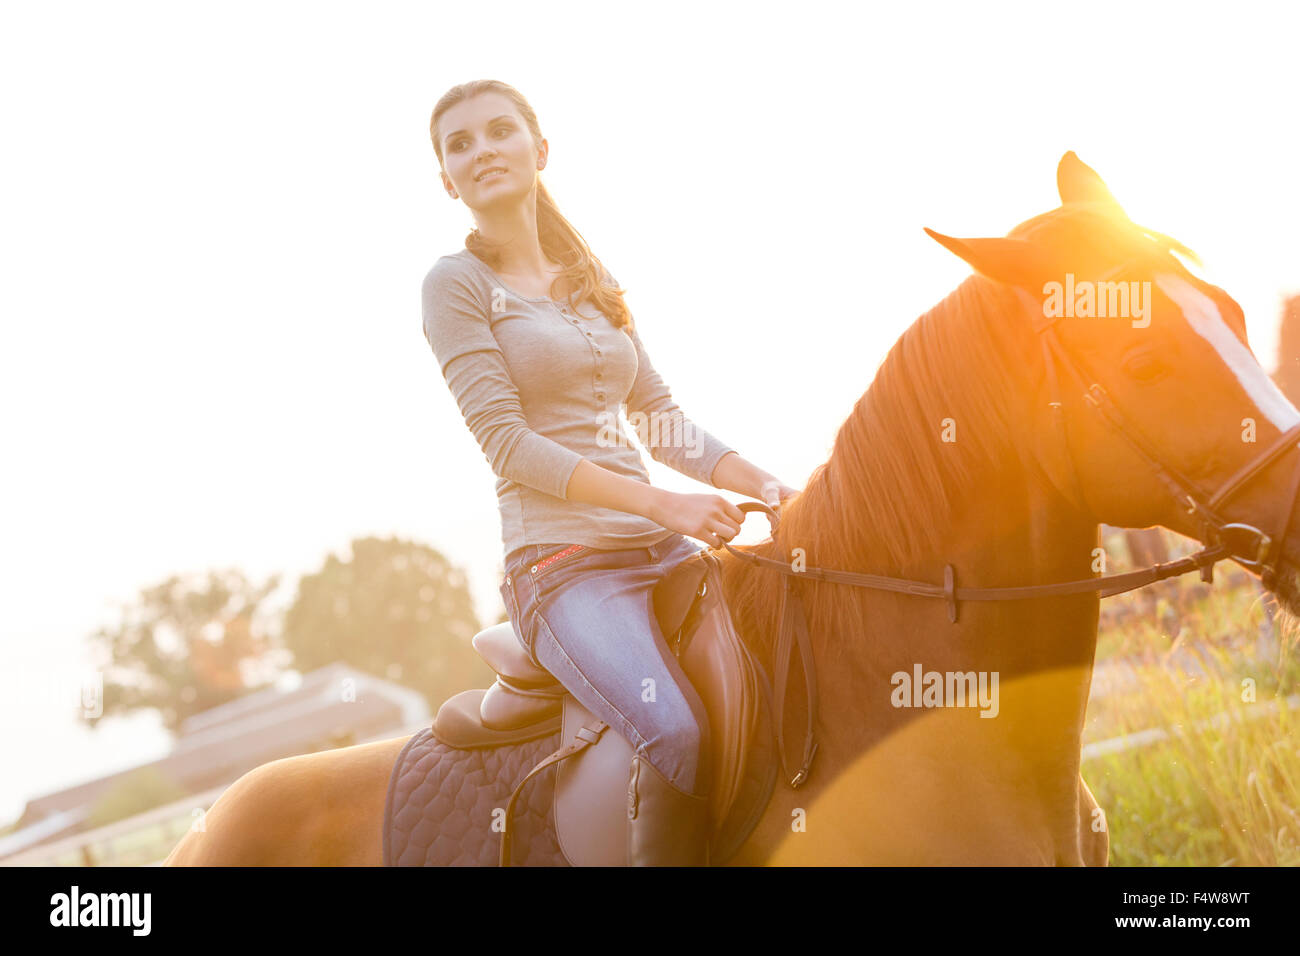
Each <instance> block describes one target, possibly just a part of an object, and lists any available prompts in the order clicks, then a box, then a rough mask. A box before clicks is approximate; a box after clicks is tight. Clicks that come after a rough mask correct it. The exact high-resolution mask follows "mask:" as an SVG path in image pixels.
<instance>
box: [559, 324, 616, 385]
mask: <svg viewBox="0 0 1300 956" xmlns="http://www.w3.org/2000/svg"><path fill="white" fill-rule="evenodd" d="M559 308H560V312H561V313H562V314H563V315H565V316H568V317H569V321H570V322H572V323H573V324H574V326H575V327H576V328H577V329H578V331H580V332H581V333H582V334H583V335H585V336H586V337H587V339H588V340H589V341H590V342H591V345H592V348H593V349H594V350H595V352H596V355H597V356H600V355H602V354H604V353H602V352H601V350H600V348H599V347H597V345H596V337H595V336H594V335H592V334H591V330H590V329H584V328H583V327H582V320H581V319H579V318H577V317H576V316H569V310H568V308H566V307H565V306H560V307H559ZM600 362H601V360H600V359H599V358H597V359H596V384H597V387H598V388H603V387H604V385H603V384H602V381H603V376H602V375H601V371H600V367H601V365H600ZM596 398H597V399H598V400H599V401H601V402H603V401H604V400H605V393H604V392H597V393H596Z"/></svg>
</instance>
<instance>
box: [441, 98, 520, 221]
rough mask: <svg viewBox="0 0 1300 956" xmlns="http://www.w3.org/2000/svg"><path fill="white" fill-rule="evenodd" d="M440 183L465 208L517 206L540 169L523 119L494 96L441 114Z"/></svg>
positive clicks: (502, 99)
mask: <svg viewBox="0 0 1300 956" xmlns="http://www.w3.org/2000/svg"><path fill="white" fill-rule="evenodd" d="M438 136H439V137H440V138H441V140H442V167H443V172H442V182H443V186H444V188H446V190H447V192H448V193H449V194H451V195H453V196H455V195H456V194H459V196H460V198H461V199H463V200H464V201H465V205H467V206H469V207H470V208H471V209H483V208H486V207H489V206H496V205H501V204H503V203H505V204H508V203H512V202H513V203H518V202H522V201H523V199H524V197H525V196H527V195H528V192H529V190H531V189H532V188H533V183H534V182H535V181H536V179H537V171H538V170H539V169H541V168H542V167H543V166H545V165H546V140H542V142H541V145H540V146H538V145H537V144H536V143H534V142H533V138H532V135H531V134H530V133H529V132H528V126H527V125H526V124H525V123H524V120H523V117H521V116H520V115H519V113H518V112H517V111H516V110H515V108H514V105H513V104H512V103H511V102H510V100H509V99H507V98H506V97H504V96H502V95H501V94H500V93H480V94H478V95H477V96H471V97H470V98H469V99H467V100H462V101H461V102H459V103H457V104H456V105H455V106H453V107H452V108H451V109H449V110H447V112H445V113H443V114H442V118H441V120H440V121H439V124H438Z"/></svg>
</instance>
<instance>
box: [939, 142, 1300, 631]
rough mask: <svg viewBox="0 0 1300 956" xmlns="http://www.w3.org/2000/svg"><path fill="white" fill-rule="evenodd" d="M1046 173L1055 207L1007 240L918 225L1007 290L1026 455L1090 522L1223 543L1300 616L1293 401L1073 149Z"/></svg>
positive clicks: (1167, 245) (1222, 307) (1204, 285)
mask: <svg viewBox="0 0 1300 956" xmlns="http://www.w3.org/2000/svg"><path fill="white" fill-rule="evenodd" d="M1057 184H1058V188H1059V191H1060V195H1061V203H1062V204H1061V206H1060V207H1058V208H1057V209H1054V210H1052V211H1051V212H1049V213H1046V214H1044V215H1041V216H1038V217H1036V218H1034V219H1031V220H1029V221H1028V222H1025V223H1022V224H1021V225H1019V226H1017V227H1016V228H1015V229H1013V230H1012V231H1011V233H1009V234H1008V236H1007V237H1005V238H1000V239H998V238H990V239H953V238H951V237H948V236H942V235H939V234H938V233H934V232H930V231H929V230H927V232H930V235H931V236H933V237H934V238H935V239H936V240H938V241H939V242H940V243H942V244H943V245H944V246H945V247H947V248H948V249H950V250H951V251H953V252H954V253H956V254H957V255H958V256H960V257H961V258H963V259H965V260H966V261H967V262H968V263H970V264H971V265H972V266H973V267H974V268H975V270H976V271H977V272H978V273H979V274H980V275H982V276H984V277H986V278H987V279H990V280H993V281H994V282H997V283H1002V284H1004V285H1006V286H1010V287H1012V288H1014V289H1015V290H1016V298H1015V301H1018V302H1019V303H1020V305H1021V306H1022V311H1021V314H1020V315H1018V316H1016V317H1015V321H1018V322H1023V330H1024V337H1023V340H1022V341H1023V342H1024V344H1025V355H1026V356H1027V357H1029V360H1030V361H1031V363H1032V366H1033V367H1034V368H1035V369H1036V375H1035V378H1034V380H1033V381H1034V384H1033V385H1032V391H1031V392H1029V393H1027V395H1026V397H1027V399H1028V400H1029V401H1030V403H1031V404H1030V409H1031V414H1032V415H1033V418H1034V420H1035V421H1036V423H1037V424H1038V425H1039V426H1041V427H1035V428H1034V429H1033V432H1034V435H1035V439H1034V440H1035V446H1034V448H1033V450H1032V452H1033V456H1034V458H1036V459H1037V461H1038V462H1039V464H1040V465H1041V467H1042V469H1043V471H1044V473H1045V474H1046V475H1047V476H1048V479H1049V480H1050V481H1051V483H1052V484H1053V485H1054V486H1055V487H1056V488H1057V489H1058V490H1059V491H1060V493H1061V495H1062V496H1063V497H1064V498H1066V499H1067V500H1069V501H1071V502H1073V503H1074V505H1075V506H1076V507H1078V508H1080V509H1081V510H1083V511H1084V512H1085V513H1087V514H1089V515H1090V516H1091V517H1093V518H1095V519H1096V520H1097V521H1104V522H1106V523H1108V524H1113V525H1118V526H1121V527H1146V526H1148V525H1153V524H1160V525H1164V526H1165V527H1168V528H1171V529H1173V530H1175V531H1178V532H1181V533H1183V534H1186V535H1188V536H1191V537H1195V538H1197V539H1199V540H1201V541H1203V542H1205V543H1207V544H1222V545H1223V546H1224V547H1225V548H1227V549H1228V550H1229V552H1230V553H1231V555H1232V557H1233V558H1234V559H1235V560H1237V561H1238V562H1239V563H1241V564H1242V565H1243V566H1245V567H1247V568H1249V569H1251V570H1252V571H1255V572H1257V573H1259V574H1261V576H1262V578H1263V581H1264V583H1265V585H1266V586H1268V587H1269V588H1270V589H1271V590H1273V591H1275V592H1276V593H1277V594H1278V597H1279V598H1280V599H1281V601H1282V603H1283V604H1284V606H1285V607H1286V608H1287V609H1288V610H1290V611H1292V612H1293V613H1295V612H1300V578H1298V574H1297V569H1298V566H1300V520H1297V521H1296V522H1294V523H1293V522H1292V521H1291V511H1292V506H1293V505H1294V503H1295V497H1296V493H1297V482H1300V452H1298V450H1297V441H1300V412H1297V410H1296V408H1295V406H1294V405H1292V404H1291V402H1290V401H1288V400H1287V399H1286V398H1285V397H1284V396H1283V395H1282V393H1281V391H1279V389H1278V388H1277V387H1276V386H1275V385H1274V384H1273V382H1272V380H1271V379H1270V378H1269V376H1268V375H1267V374H1266V373H1265V371H1264V369H1263V368H1261V367H1260V364H1259V362H1258V361H1257V360H1256V358H1255V356H1254V354H1253V353H1252V352H1251V349H1250V346H1249V344H1248V342H1247V340H1246V325H1245V319H1244V316H1243V314H1242V311H1241V308H1240V307H1239V306H1238V305H1237V303H1236V302H1234V301H1233V300H1232V298H1231V297H1230V296H1229V295H1228V294H1227V293H1226V292H1224V291H1223V290H1222V289H1220V288H1218V287H1217V286H1213V285H1210V284H1209V283H1208V282H1205V281H1203V280H1202V279H1200V278H1197V277H1196V276H1194V275H1193V274H1192V273H1191V272H1189V271H1188V269H1187V268H1185V267H1184V265H1183V264H1182V262H1180V261H1179V259H1178V258H1176V257H1175V256H1174V255H1173V253H1174V252H1178V253H1179V254H1182V255H1184V256H1186V257H1188V258H1190V259H1193V260H1194V258H1195V257H1194V256H1193V255H1192V254H1191V252H1190V250H1188V249H1187V248H1186V247H1185V246H1182V245H1181V244H1180V243H1178V242H1177V241H1175V240H1173V239H1171V238H1169V237H1168V236H1164V235H1162V234H1160V233H1156V232H1153V231H1152V230H1149V229H1144V228H1142V227H1140V226H1138V225H1136V224H1134V223H1133V222H1132V221H1131V220H1130V219H1129V218H1128V216H1127V215H1125V213H1124V211H1123V209H1121V208H1120V205H1119V203H1117V202H1116V201H1115V199H1114V197H1113V196H1112V195H1111V194H1110V191H1109V190H1108V189H1107V188H1106V185H1105V183H1103V182H1102V180H1101V178H1100V177H1099V176H1098V175H1097V174H1096V173H1095V172H1094V171H1093V170H1092V169H1090V168H1089V167H1087V166H1086V165H1084V164H1083V163H1082V162H1081V161H1080V160H1079V159H1078V158H1077V157H1076V156H1075V155H1074V154H1073V153H1066V154H1065V156H1064V157H1063V158H1062V159H1061V162H1060V165H1059V167H1058V169H1057Z"/></svg>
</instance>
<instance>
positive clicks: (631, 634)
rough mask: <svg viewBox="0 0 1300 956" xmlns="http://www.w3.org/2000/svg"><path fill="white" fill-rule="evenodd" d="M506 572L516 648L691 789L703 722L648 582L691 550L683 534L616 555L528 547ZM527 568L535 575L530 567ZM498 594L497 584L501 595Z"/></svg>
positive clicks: (701, 755)
mask: <svg viewBox="0 0 1300 956" xmlns="http://www.w3.org/2000/svg"><path fill="white" fill-rule="evenodd" d="M535 548H536V550H534V551H532V552H527V553H525V555H524V559H525V560H524V561H522V562H519V563H518V565H517V566H516V567H515V568H514V569H513V570H512V571H511V572H510V575H511V579H512V581H513V593H512V595H511V596H512V598H513V600H514V602H515V607H512V608H511V613H512V615H514V614H517V615H518V619H517V620H515V618H513V617H512V621H515V624H516V633H517V634H519V635H520V637H521V640H522V643H523V644H524V646H525V648H526V649H528V650H529V652H530V653H531V654H532V655H533V656H534V659H535V660H536V661H537V662H538V663H539V664H541V666H543V667H545V668H546V669H547V670H548V671H550V672H551V674H552V675H554V676H555V678H556V679H557V680H558V681H560V683H562V684H563V685H564V686H565V688H566V689H567V690H568V691H569V692H570V693H571V694H573V696H574V697H576V698H577V699H578V701H579V702H580V703H582V704H583V706H585V707H586V708H587V709H588V710H590V711H592V713H594V714H596V715H597V716H599V717H600V718H601V719H602V720H604V721H606V722H607V723H609V724H610V726H612V727H614V728H615V729H616V730H617V731H618V732H619V733H621V734H622V735H623V736H624V737H625V738H626V739H627V740H628V741H629V742H630V743H631V744H632V746H633V748H634V749H637V750H640V751H641V752H643V753H645V754H646V756H647V759H649V760H650V761H651V762H652V763H653V764H654V765H655V766H656V768H657V769H659V770H660V771H661V772H663V773H664V774H665V775H666V776H668V777H669V779H670V780H672V781H673V783H674V784H676V785H677V786H679V787H681V788H682V789H684V790H687V791H691V792H693V791H694V789H695V787H696V783H697V780H698V778H699V777H700V775H701V773H702V771H703V770H704V768H703V766H702V763H703V761H704V759H705V752H706V751H707V744H708V717H707V714H706V713H705V711H704V706H703V703H702V701H701V700H700V698H699V695H698V694H697V693H696V691H695V689H694V687H692V686H691V684H690V681H689V680H688V679H687V677H686V675H685V674H684V673H683V672H682V669H681V665H680V664H679V663H678V661H677V659H676V657H675V656H674V655H673V653H672V651H671V650H670V649H669V648H668V644H667V642H666V641H665V640H664V637H663V634H662V632H661V630H660V628H659V622H658V619H657V618H656V617H655V613H654V605H653V598H652V594H653V589H654V585H655V584H656V583H657V582H658V581H659V580H660V579H661V578H662V577H663V575H664V574H666V573H667V571H668V570H669V569H671V568H672V567H673V566H675V564H676V563H677V562H678V561H681V560H683V559H684V558H686V557H688V556H689V555H690V554H693V553H694V552H695V551H697V550H699V546H698V545H695V544H694V543H693V542H691V541H690V540H689V539H686V538H685V537H684V536H677V537H676V538H669V539H667V540H666V541H665V542H662V543H660V544H658V545H653V546H651V547H650V548H634V549H625V550H621V551H598V550H595V549H590V548H587V549H582V550H581V551H575V552H573V553H571V554H567V555H562V556H561V557H559V558H558V559H556V560H554V561H552V562H550V563H549V564H548V563H547V559H548V558H549V557H550V556H552V555H554V554H557V553H560V552H561V551H562V549H563V546H559V547H558V548H547V547H545V546H535ZM534 569H536V570H534ZM505 591H506V589H505V587H503V593H504V592H505Z"/></svg>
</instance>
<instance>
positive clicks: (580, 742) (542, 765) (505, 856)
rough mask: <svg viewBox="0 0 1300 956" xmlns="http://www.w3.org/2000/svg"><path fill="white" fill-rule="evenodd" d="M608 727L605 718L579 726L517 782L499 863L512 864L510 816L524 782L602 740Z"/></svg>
mask: <svg viewBox="0 0 1300 956" xmlns="http://www.w3.org/2000/svg"><path fill="white" fill-rule="evenodd" d="M607 727H609V724H607V723H605V722H604V721H603V720H595V721H592V722H591V723H590V724H586V725H585V726H583V727H580V728H578V730H577V731H576V732H575V733H574V735H573V741H572V742H571V743H568V744H565V745H564V746H563V747H561V748H560V749H559V750H557V751H555V753H553V754H551V755H550V756H549V757H546V758H545V759H543V760H542V761H541V762H539V763H538V764H537V766H536V767H534V768H533V769H532V770H530V771H528V774H527V776H525V777H524V779H522V780H520V781H519V782H518V783H517V784H515V789H514V792H512V793H511V794H510V800H509V802H507V803H506V813H505V821H504V824H503V825H502V828H501V855H500V858H499V859H498V865H500V866H509V865H510V842H511V837H512V836H513V834H512V833H511V832H510V818H511V817H512V816H513V815H514V812H515V801H516V800H518V799H519V794H520V793H522V792H523V789H524V784H526V783H527V782H528V781H529V780H531V779H532V778H533V776H534V775H535V774H537V773H540V772H541V771H543V770H545V769H546V768H547V767H549V766H551V765H552V764H555V763H559V762H560V761H561V760H564V759H566V758H568V757H572V756H573V755H574V754H576V753H579V752H581V751H582V750H585V749H586V748H587V747H589V746H590V745H592V744H594V743H595V742H596V741H598V740H600V735H601V734H602V733H604V731H605V729H606V728H607Z"/></svg>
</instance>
